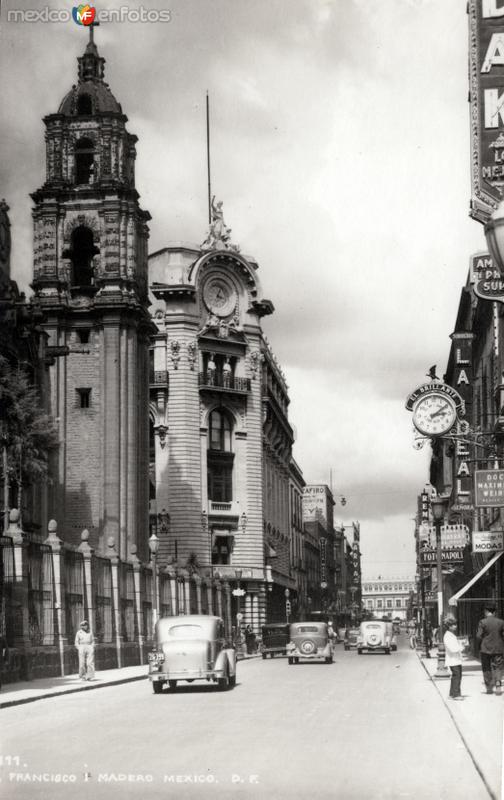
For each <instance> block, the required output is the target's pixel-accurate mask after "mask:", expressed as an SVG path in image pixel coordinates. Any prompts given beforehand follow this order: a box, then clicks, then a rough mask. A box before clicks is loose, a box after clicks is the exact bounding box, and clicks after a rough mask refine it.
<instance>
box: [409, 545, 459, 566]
mask: <svg viewBox="0 0 504 800" xmlns="http://www.w3.org/2000/svg"><path fill="white" fill-rule="evenodd" d="M463 561H464V550H463V549H462V548H460V547H457V548H450V549H449V550H448V549H446V550H442V551H441V563H442V564H462V563H463ZM436 562H437V551H436V550H427V549H426V550H421V551H420V564H421V565H422V566H426V565H427V564H432V565H435V564H436Z"/></svg>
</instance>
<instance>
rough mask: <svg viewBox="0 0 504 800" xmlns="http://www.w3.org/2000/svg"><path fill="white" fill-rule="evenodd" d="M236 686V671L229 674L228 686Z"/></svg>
mask: <svg viewBox="0 0 504 800" xmlns="http://www.w3.org/2000/svg"><path fill="white" fill-rule="evenodd" d="M235 686H236V673H235V674H234V675H230V676H229V687H230V688H231V689H232V688H234V687H235Z"/></svg>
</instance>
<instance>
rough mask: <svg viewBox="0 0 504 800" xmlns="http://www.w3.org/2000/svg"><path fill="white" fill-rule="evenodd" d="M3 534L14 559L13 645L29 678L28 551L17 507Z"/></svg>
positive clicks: (24, 672)
mask: <svg viewBox="0 0 504 800" xmlns="http://www.w3.org/2000/svg"><path fill="white" fill-rule="evenodd" d="M5 536H6V537H7V538H9V539H11V540H12V551H13V559H14V565H13V566H14V575H13V584H12V610H13V613H14V620H13V622H14V631H13V633H14V647H15V648H16V649H18V650H19V652H20V655H21V658H20V663H21V675H22V677H24V678H26V679H29V678H30V657H29V650H30V648H31V641H30V635H29V630H30V629H29V624H30V619H29V612H28V553H27V547H28V545H27V542H26V541H25V539H24V535H23V530H22V528H21V520H20V514H19V511H18V510H17V508H13V509H11V511H10V513H9V525H8V527H7V530H6V531H5Z"/></svg>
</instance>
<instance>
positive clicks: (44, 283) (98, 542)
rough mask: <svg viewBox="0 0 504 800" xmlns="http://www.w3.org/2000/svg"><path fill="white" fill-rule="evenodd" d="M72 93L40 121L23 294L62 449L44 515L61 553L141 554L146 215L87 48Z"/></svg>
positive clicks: (124, 136) (125, 144)
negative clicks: (40, 161)
mask: <svg viewBox="0 0 504 800" xmlns="http://www.w3.org/2000/svg"><path fill="white" fill-rule="evenodd" d="M77 60H78V81H77V84H76V85H74V86H72V88H71V89H70V91H69V92H68V94H67V95H66V96H65V97H64V98H63V101H62V102H61V104H60V106H59V109H58V111H57V112H56V113H55V114H49V115H48V116H47V117H45V118H44V123H45V126H46V135H45V140H46V180H45V183H44V184H43V186H42V187H41V188H40V189H38V190H37V191H36V192H34V193H33V194H32V199H33V201H34V204H35V206H34V209H33V224H34V272H33V284H32V286H33V289H34V292H35V295H36V298H37V302H38V303H39V305H40V307H41V309H42V311H43V314H44V321H43V327H44V330H45V331H46V332H47V333H48V334H49V342H48V344H49V348H48V352H49V355H50V356H52V363H51V364H50V385H51V413H52V414H53V415H54V417H55V418H56V419H57V420H58V424H59V431H60V448H59V452H58V454H57V456H56V457H55V463H54V464H53V470H52V483H51V485H50V487H49V494H50V514H52V515H53V516H54V517H55V518H56V519H57V520H58V523H59V526H60V530H62V532H63V535H64V538H65V540H66V541H71V542H74V543H79V541H80V533H81V531H82V529H83V528H87V529H88V530H89V531H90V544H91V545H92V546H93V547H96V548H100V549H101V548H104V547H105V546H106V543H107V540H108V539H109V538H110V537H112V538H113V539H114V540H115V542H116V546H117V551H118V553H119V555H120V556H121V557H122V558H125V557H126V556H127V554H128V553H129V548H130V546H131V545H132V544H135V545H137V547H138V555H139V556H140V557H141V558H142V557H146V556H147V553H148V548H147V539H148V504H149V495H148V479H149V477H148V465H149V452H148V448H149V435H148V403H149V400H148V380H149V378H148V374H149V373H148V347H149V337H150V334H151V329H152V323H151V321H150V316H149V313H148V310H147V309H148V298H147V240H148V225H147V223H148V221H149V219H150V214H149V213H148V212H147V211H143V210H142V209H141V208H140V205H139V195H138V192H137V191H136V188H135V155H136V152H135V145H136V142H137V137H136V136H134V135H132V134H131V133H129V132H128V131H127V129H126V122H127V117H126V116H125V115H124V114H123V111H122V108H121V106H120V104H119V103H118V102H117V100H116V99H115V97H114V95H113V94H112V92H111V90H110V88H109V85H108V84H107V83H105V81H104V71H105V70H104V68H105V59H104V58H102V57H101V56H100V55H99V53H98V49H97V47H96V44H95V42H94V40H93V29H92V27H91V28H90V39H89V42H88V44H87V47H86V49H85V52H84V54H83V55H82V56H81V57H80V58H78V59H77Z"/></svg>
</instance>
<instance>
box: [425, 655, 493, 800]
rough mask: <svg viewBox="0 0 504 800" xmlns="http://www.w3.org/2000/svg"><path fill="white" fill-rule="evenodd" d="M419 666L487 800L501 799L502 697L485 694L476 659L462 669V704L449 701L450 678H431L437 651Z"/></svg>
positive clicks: (468, 660) (468, 661) (434, 668)
mask: <svg viewBox="0 0 504 800" xmlns="http://www.w3.org/2000/svg"><path fill="white" fill-rule="evenodd" d="M418 656H419V659H420V663H421V664H422V666H423V667H424V669H425V671H426V672H427V674H428V676H429V678H430V679H431V680H432V683H433V685H434V686H435V687H436V690H437V692H438V693H439V695H440V697H441V698H442V700H443V702H444V704H445V706H446V708H447V710H448V713H449V714H450V716H451V718H452V720H453V722H454V724H455V727H456V728H457V730H458V732H459V734H460V737H461V739H462V741H463V742H464V744H465V746H466V748H467V750H468V752H469V754H470V756H471V758H472V760H473V762H474V765H475V767H476V769H477V770H478V772H479V774H480V775H481V777H482V779H483V781H484V783H485V785H486V787H487V789H488V791H489V792H490V795H491V797H493V798H494V800H501V785H502V762H503V720H504V695H502V696H501V697H499V696H498V695H487V694H486V691H485V684H484V682H483V676H482V673H481V665H480V663H479V661H477V660H476V659H472V658H469V659H466V660H465V661H464V663H463V666H462V696H463V697H464V700H463V701H460V702H457V701H456V700H451V698H450V697H449V692H450V678H449V677H448V678H435V677H434V673H435V671H436V667H437V651H436V649H434V650H431V658H422V657H421V656H420V653H418Z"/></svg>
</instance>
